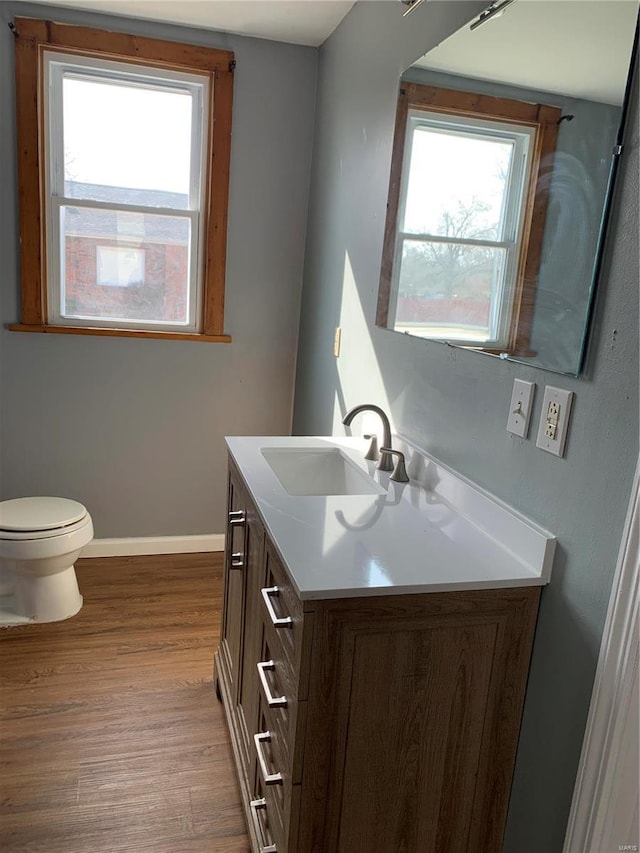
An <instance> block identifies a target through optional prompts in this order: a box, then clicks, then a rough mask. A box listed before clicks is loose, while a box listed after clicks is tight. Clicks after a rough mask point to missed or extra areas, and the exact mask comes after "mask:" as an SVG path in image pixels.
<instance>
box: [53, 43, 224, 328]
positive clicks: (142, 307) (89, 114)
mask: <svg viewBox="0 0 640 853" xmlns="http://www.w3.org/2000/svg"><path fill="white" fill-rule="evenodd" d="M44 73H45V83H46V85H45V92H47V95H48V98H47V103H46V107H45V111H44V118H45V133H44V139H45V141H48V143H49V144H48V151H47V155H48V156H47V163H48V169H47V172H46V176H47V177H46V188H47V213H48V215H47V217H46V245H47V270H48V276H47V295H48V299H47V321H48V323H50V324H54V325H58V326H65V325H68V326H83V327H84V326H87V325H91V326H95V327H104V328H114V327H115V328H122V327H124V328H127V327H128V326H134V327H135V328H137V329H147V330H154V329H156V330H164V331H178V332H193V333H197V332H200V331H201V326H202V321H201V317H202V311H201V299H202V285H201V282H202V255H203V252H202V243H203V240H202V237H203V228H202V226H203V220H204V217H203V216H202V210H203V207H204V189H205V182H204V180H203V173H204V156H205V150H206V127H207V118H208V116H207V104H208V97H209V93H208V79H207V77H206V75H202V76H201V75H194V74H187V73H182V72H176V71H173V70H171V71H165V70H163V69H158V68H150V67H148V68H147V67H141V66H140V65H133V64H130V63H126V62H120V61H110V60H102V59H99V58H95V57H82V56H76V55H65V54H60V53H58V52H53V51H45V54H44ZM125 129H126V131H127V132H126V136H127V137H128V138H127V139H123V136H124V135H125V134H124V132H123V131H124V130H125ZM174 131H175V132H174ZM105 241H109V242H111V243H112V244H113V245H116V246H121V247H122V248H124V247H127V248H129V249H136V248H137V249H144V248H145V247H146V246H147V245H148V244H152V245H153V247H154V252H155V255H156V256H160V255H163V256H164V257H163V258H161V257H159V258H158V260H157V262H156V263H154V264H147V265H146V267H145V278H144V280H143V281H142V282H141V284H140V286H139V287H138V288H137V293H136V292H133V291H130V292H129V293H128V299H127V300H126V301H125V302H126V304H123V299H122V296H123V294H118V293H116V291H115V290H112V291H111V293H110V294H109V298H105V296H104V294H100V295H98V294H97V293H95V292H92V291H95V289H96V288H98V289H100V286H99V285H98V283H97V279H96V277H95V272H96V271H97V261H96V260H95V253H96V251H97V249H96V246H97V243H98V242H102V243H104V242H105ZM92 252H93V259H92V258H91V257H90V256H91V253H92ZM87 256H89V258H87ZM79 266H80V267H83V271H82V272H80V273H78V267H79ZM154 272H155V275H154V274H152V273H154ZM176 289H177V291H178V292H176Z"/></svg>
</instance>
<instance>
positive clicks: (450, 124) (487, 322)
mask: <svg viewBox="0 0 640 853" xmlns="http://www.w3.org/2000/svg"><path fill="white" fill-rule="evenodd" d="M559 116H560V111H559V110H557V109H555V108H553V107H546V106H541V105H537V104H527V103H524V102H518V101H510V100H508V99H502V98H501V99H498V98H491V97H487V96H478V95H473V94H471V93H467V92H456V91H452V90H446V89H437V88H434V87H428V86H422V85H419V84H414V83H407V84H404V86H403V89H402V90H401V95H400V99H399V107H398V119H397V124H396V137H395V141H394V153H393V163H392V175H391V185H390V195H389V208H388V215H387V227H386V232H385V248H384V257H383V264H382V274H381V286H380V297H379V304H378V318H377V322H378V324H379V325H384V326H388V327H389V328H393V329H395V330H396V331H400V332H407V333H409V334H412V335H417V336H420V337H425V338H437V339H440V340H442V339H444V340H448V341H451V342H456V343H459V344H461V345H465V346H472V347H479V348H482V349H486V350H489V351H499V352H505V351H506V352H509V353H510V354H514V353H516V352H517V353H523V352H524V351H526V350H527V346H528V339H529V327H530V323H531V315H532V310H533V303H534V291H535V281H536V277H537V270H538V265H539V258H540V250H541V243H542V232H543V229H544V218H545V212H546V190H541V187H542V182H541V175H542V172H543V170H544V171H545V172H546V171H550V169H551V163H550V161H549V155H551V156H552V153H553V148H554V147H555V138H556V135H557V121H558V118H559ZM543 155H546V156H547V160H546V161H544V169H543V168H541V163H542V162H543V161H542V156H543Z"/></svg>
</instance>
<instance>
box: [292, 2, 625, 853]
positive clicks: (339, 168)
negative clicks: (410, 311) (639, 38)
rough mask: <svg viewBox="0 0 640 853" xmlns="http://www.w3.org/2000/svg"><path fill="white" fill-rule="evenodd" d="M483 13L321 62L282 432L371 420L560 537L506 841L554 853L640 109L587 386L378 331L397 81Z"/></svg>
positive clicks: (574, 748) (604, 577) (583, 665)
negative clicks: (299, 300) (554, 406)
mask: <svg viewBox="0 0 640 853" xmlns="http://www.w3.org/2000/svg"><path fill="white" fill-rule="evenodd" d="M483 5H484V4H483V3H471V2H470V3H465V2H455V3H454V2H450V3H425V4H423V5H422V6H420V7H418V9H417V10H415V12H414V13H412V15H411V17H410V18H407V19H404V20H403V18H402V16H401V10H400V8H399V4H398V3H397V2H388V3H385V2H378V3H358V4H357V5H356V6H355V7H354V9H353V10H352V12H351V13H350V14H349V15H348V16H347V18H346V19H345V20H344V21H343V23H342V24H341V26H340V27H339V28H338V30H337V31H336V32H335V33H334V34H333V35H332V37H331V38H330V39H329V40H328V42H327V43H325V45H324V46H323V47H322V49H321V52H320V66H319V86H318V106H317V116H316V127H317V133H316V139H315V152H314V169H313V179H312V193H311V206H310V213H309V232H308V238H307V254H306V259H305V283H304V291H303V308H302V316H301V328H300V348H299V355H298V371H297V380H296V397H295V417H294V431H295V432H296V433H299V434H306V433H315V434H327V433H331V432H335V433H336V434H342V433H343V427H341V425H340V414H341V413H343V412H344V411H345V410H346V409H347V408H348V407H351V406H353V405H355V404H357V403H362V402H365V401H370V402H376V403H379V404H381V405H382V406H384V407H386V408H387V409H388V410H389V411H390V413H391V415H392V419H393V421H394V424H395V428H396V430H397V431H398V432H402V433H404V434H405V435H407V436H408V437H409V438H411V439H413V440H414V441H415V442H416V443H418V444H419V445H422V446H423V447H425V448H426V449H427V450H428V451H430V452H431V453H433V454H434V455H435V456H436V457H439V458H440V459H442V460H443V461H444V462H446V463H448V464H449V465H451V466H453V467H454V468H456V469H458V470H459V471H461V472H462V473H463V474H465V475H467V476H468V477H470V478H472V479H473V480H475V481H476V482H477V483H479V484H480V485H481V486H484V487H485V488H487V489H489V490H490V491H491V492H493V493H494V494H496V495H498V496H499V497H500V498H503V499H504V500H506V501H508V502H509V503H511V504H512V505H514V506H515V507H517V508H518V509H519V510H521V511H522V512H524V513H525V514H527V515H528V516H530V517H531V518H533V519H534V520H536V521H538V522H540V523H541V524H543V525H545V526H546V527H548V528H549V529H551V530H552V531H553V532H554V533H556V534H557V537H558V542H559V547H558V553H557V558H556V561H555V565H554V570H553V577H552V582H551V584H550V586H549V587H547V588H546V589H545V590H544V593H543V599H542V606H541V611H540V618H539V623H538V631H537V637H536V643H535V650H534V657H533V665H532V670H531V676H530V681H529V687H528V693H527V700H526V707H525V713H524V721H523V729H522V737H521V742H520V748H519V755H518V761H517V767H516V773H515V782H514V787H513V793H512V801H511V806H510V814H509V822H508V827H507V834H506V841H505V851H508V853H556V851H560V850H561V849H562V842H563V838H564V833H565V827H566V821H567V816H568V811H569V806H570V802H571V796H572V791H573V785H574V780H575V774H576V769H577V763H578V759H579V754H580V748H581V744H582V737H583V732H584V724H585V720H586V715H587V710H588V707H589V701H590V693H591V688H592V684H593V676H594V671H595V663H596V658H597V654H598V649H599V644H600V638H601V634H602V628H603V623H604V618H605V613H606V607H607V601H608V596H609V591H610V587H611V580H612V574H613V571H614V567H615V562H616V555H617V550H618V545H619V541H620V536H621V532H622V525H623V521H624V515H625V510H626V505H627V501H628V497H629V492H630V487H631V481H632V477H633V471H634V467H635V462H636V459H637V454H638V195H639V194H638V141H637V126H638V115H637V102H638V97H637V91H636V95H635V99H634V104H635V105H636V107H635V111H634V112H635V114H634V115H633V116H632V119H631V122H630V125H631V127H632V129H633V132H634V137H633V139H631V140H629V145H628V148H627V158H626V162H625V163H624V164H623V167H622V170H621V174H620V182H619V184H618V192H617V193H616V199H615V204H614V214H613V220H612V223H611V238H610V240H609V241H608V248H607V252H606V257H605V262H604V276H603V280H602V285H601V290H600V298H599V299H598V305H597V315H596V323H595V329H594V333H593V335H592V342H591V346H590V350H589V354H588V360H587V370H586V373H585V374H584V375H583V377H582V378H580V379H573V378H569V377H562V376H558V375H557V374H552V373H547V372H545V371H542V370H537V369H535V368H532V367H530V366H523V365H517V364H513V363H509V362H503V361H500V360H497V359H492V358H490V357H488V356H482V355H479V354H476V353H470V352H465V351H462V350H455V349H451V348H448V347H446V346H444V345H442V344H439V343H436V342H431V341H420V340H417V339H411V338H408V337H405V336H401V335H398V334H396V333H393V332H389V331H385V330H382V329H378V328H376V327H375V325H374V317H375V307H376V294H377V288H378V276H379V265H380V257H381V252H382V238H383V229H384V219H385V207H386V196H387V184H388V176H389V164H390V158H391V144H392V138H393V123H394V116H395V103H396V95H397V85H398V78H399V75H400V73H401V72H402V71H403V70H404V68H405V67H407V66H408V65H410V64H411V63H412V62H413V61H414V60H415V59H416V58H417V57H418V55H420V54H422V53H424V51H425V50H426V49H428V48H429V47H431V46H433V45H434V44H435V43H436V42H437V41H439V40H441V38H442V37H443V35H446V34H448V33H449V32H452V31H453V30H454V29H456V28H457V26H458V25H460V24H461V23H462V22H463V21H464V20H465V19H468V18H470V17H471V16H472V14H473V13H474V12H475V11H479V10H480V7H481V6H483ZM338 325H340V326H342V330H343V336H342V354H341V356H340V358H339V359H335V358H334V357H333V354H332V343H333V330H334V327H335V326H338ZM514 377H520V378H523V379H527V380H531V381H533V382H536V383H537V386H538V387H537V397H536V407H535V413H534V418H533V423H532V429H531V437H530V439H529V440H526V441H525V440H521V439H518V438H516V437H514V436H512V435H511V434H509V433H507V432H506V430H505V422H506V418H507V412H508V405H509V400H510V395H511V386H512V381H513V378H514ZM545 384H550V385H556V386H557V385H560V386H561V387H564V388H568V389H570V390H572V391H575V393H576V399H575V405H574V411H573V417H572V423H571V429H570V433H569V440H568V444H567V452H566V458H564V459H557V458H555V457H553V456H551V455H549V454H546V453H544V452H542V451H540V450H538V449H536V447H535V439H534V436H535V432H536V430H537V426H538V421H539V416H540V403H541V400H542V391H543V387H544V385H545ZM354 426H355V427H356V428H358V427H359V424H358V423H357V422H356V423H355V424H354ZM576 853H577V851H576Z"/></svg>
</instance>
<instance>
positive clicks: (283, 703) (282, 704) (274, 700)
mask: <svg viewBox="0 0 640 853" xmlns="http://www.w3.org/2000/svg"><path fill="white" fill-rule="evenodd" d="M275 668H276V665H275V663H274V662H273V661H272V660H267V661H260V663H259V664H258V678H259V679H260V684H261V685H262V690H263V692H264V698H265V699H266V700H267V705H268V706H269V707H270V708H286V707H287V697H286V696H274V695H273V693H272V692H271V688H270V687H269V682H268V681H267V676H266V675H265V673H266V671H267V670H269V671H270V672H273V671H274V669H275Z"/></svg>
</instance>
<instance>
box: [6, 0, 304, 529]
mask: <svg viewBox="0 0 640 853" xmlns="http://www.w3.org/2000/svg"><path fill="white" fill-rule="evenodd" d="M15 15H22V16H27V17H40V18H44V17H46V18H49V19H52V20H58V21H64V22H71V23H77V24H84V25H89V26H98V27H105V28H110V29H115V30H124V31H129V32H133V33H137V34H142V35H149V36H155V37H159V38H168V39H172V40H184V41H189V42H193V43H197V44H203V45H210V46H213V47H220V48H226V49H231V50H233V51H235V56H236V60H237V63H238V64H237V68H236V72H235V84H234V114H233V144H232V163H231V187H230V203H229V237H228V265H227V290H226V317H225V331H227V332H228V333H230V334H231V335H232V336H233V343H231V344H211V343H195V342H175V341H151V340H146V341H145V340H136V339H126V338H107V337H77V336H71V335H43V334H40V335H38V334H21V333H18V332H9V331H7V330H6V328H5V326H6V324H7V323H10V322H15V321H17V320H18V319H19V314H18V298H19V285H18V264H19V261H18V253H17V245H18V231H17V219H16V216H17V186H16V166H15V147H14V139H15V124H14V96H13V44H12V41H13V36H12V35H11V33H10V31H9V29H8V27H7V22H9V21H10V20H12V18H13V17H14V16H15ZM317 56H318V51H317V50H316V49H315V48H307V47H298V46H293V45H286V44H280V43H277V42H272V41H264V40H260V39H250V38H242V37H239V36H230V35H227V34H224V33H215V32H207V31H205V30H195V29H180V28H178V27H173V26H167V25H161V24H155V23H153V22H150V21H145V22H143V21H136V20H129V19H126V18H124V17H105V16H100V15H94V14H90V13H81V12H78V11H71V10H69V9H54V8H51V7H44V6H36V5H27V4H20V3H11V2H9V3H6V2H5V3H2V4H0V86H1V88H0V115H1V116H2V120H1V121H0V152H1V155H2V156H0V170H1V171H0V186H1V187H2V192H1V193H0V211H1V219H2V228H1V229H0V259H1V260H0V270H1V275H2V279H1V288H0V321H1V322H2V330H1V331H0V402H1V433H0V436H1V439H2V442H1V453H2V456H1V458H0V497H2V498H9V497H19V496H22V495H34V494H60V495H64V496H67V497H71V498H76V499H78V500H80V501H82V502H83V503H84V504H86V506H87V507H88V508H89V510H90V512H91V514H92V516H93V519H94V522H95V529H96V536H98V537H112V536H115V537H119V536H153V535H180V534H197V533H209V532H221V531H222V530H223V529H224V527H223V514H224V502H225V497H226V496H225V480H226V454H225V448H224V441H223V437H224V436H225V435H236V434H262V433H264V434H282V433H288V432H289V431H290V427H291V411H292V396H293V377H294V366H295V353H296V346H297V329H298V316H299V305H300V290H301V285H302V268H303V255H304V235H305V229H306V216H307V203H308V192H309V180H310V168H311V149H312V138H313V118H314V100H315V86H316V70H317Z"/></svg>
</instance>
